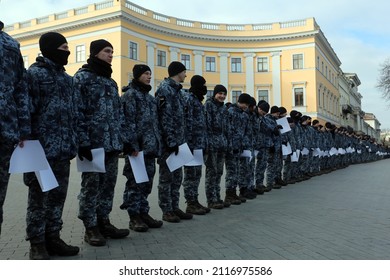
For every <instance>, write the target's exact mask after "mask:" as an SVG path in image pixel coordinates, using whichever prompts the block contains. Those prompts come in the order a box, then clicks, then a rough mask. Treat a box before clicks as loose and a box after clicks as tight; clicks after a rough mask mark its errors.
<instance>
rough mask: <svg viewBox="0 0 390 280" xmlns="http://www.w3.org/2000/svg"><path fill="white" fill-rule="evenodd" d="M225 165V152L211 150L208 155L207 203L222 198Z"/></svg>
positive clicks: (206, 163) (206, 164) (206, 161)
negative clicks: (222, 179)
mask: <svg viewBox="0 0 390 280" xmlns="http://www.w3.org/2000/svg"><path fill="white" fill-rule="evenodd" d="M224 165H225V153H224V152H217V151H209V152H208V154H207V155H206V159H205V166H206V176H205V177H206V178H205V188H206V198H207V203H211V202H217V201H219V200H221V178H222V175H223V167H224Z"/></svg>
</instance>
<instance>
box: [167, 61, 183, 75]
mask: <svg viewBox="0 0 390 280" xmlns="http://www.w3.org/2000/svg"><path fill="white" fill-rule="evenodd" d="M185 70H187V69H186V67H185V66H184V64H183V63H181V62H179V61H172V62H171V64H169V66H168V74H169V77H173V76H176V75H177V74H179V73H181V72H183V71H185Z"/></svg>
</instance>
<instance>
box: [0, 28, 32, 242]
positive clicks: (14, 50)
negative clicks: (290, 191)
mask: <svg viewBox="0 0 390 280" xmlns="http://www.w3.org/2000/svg"><path fill="white" fill-rule="evenodd" d="M3 27H4V24H3V22H1V21H0V53H1V60H0V73H1V75H0V96H1V102H0V142H1V144H0V235H1V225H2V223H3V205H4V201H5V197H6V193H7V188H8V183H9V178H10V173H9V172H8V170H9V165H10V159H11V155H12V153H13V151H14V146H15V145H16V144H18V143H19V146H20V147H23V140H25V139H28V137H29V136H30V133H31V127H30V122H31V120H30V111H29V98H28V92H27V83H26V71H25V69H24V65H23V57H22V54H21V53H20V48H19V43H18V42H17V41H16V40H15V39H13V38H12V37H11V36H9V35H8V34H7V33H5V32H4V31H3Z"/></svg>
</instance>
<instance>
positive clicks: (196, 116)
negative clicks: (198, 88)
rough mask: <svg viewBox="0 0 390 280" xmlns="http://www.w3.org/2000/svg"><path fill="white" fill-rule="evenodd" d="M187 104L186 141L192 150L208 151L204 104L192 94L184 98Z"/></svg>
mask: <svg viewBox="0 0 390 280" xmlns="http://www.w3.org/2000/svg"><path fill="white" fill-rule="evenodd" d="M184 100H185V103H186V108H187V110H186V112H185V117H186V139H187V144H188V146H189V147H190V149H202V150H204V149H206V148H207V133H206V116H205V110H204V107H203V104H202V102H201V101H200V100H199V99H198V98H197V97H196V96H195V95H194V94H192V93H190V94H187V95H185V96H184Z"/></svg>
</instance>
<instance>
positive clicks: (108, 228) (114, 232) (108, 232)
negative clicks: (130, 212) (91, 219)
mask: <svg viewBox="0 0 390 280" xmlns="http://www.w3.org/2000/svg"><path fill="white" fill-rule="evenodd" d="M98 226H99V230H100V233H101V234H102V235H103V236H104V238H112V239H119V238H124V237H126V236H128V235H129V233H130V231H129V230H128V229H118V228H116V227H115V226H113V225H112V224H111V223H110V219H108V218H104V219H98Z"/></svg>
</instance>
